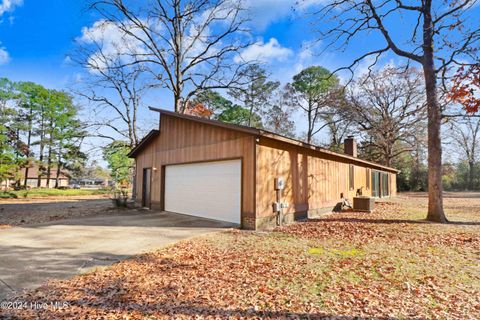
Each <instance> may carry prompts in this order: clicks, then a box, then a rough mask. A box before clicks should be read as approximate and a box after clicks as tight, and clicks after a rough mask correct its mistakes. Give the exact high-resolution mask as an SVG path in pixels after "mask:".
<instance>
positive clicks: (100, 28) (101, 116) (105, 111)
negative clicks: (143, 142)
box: [71, 21, 156, 147]
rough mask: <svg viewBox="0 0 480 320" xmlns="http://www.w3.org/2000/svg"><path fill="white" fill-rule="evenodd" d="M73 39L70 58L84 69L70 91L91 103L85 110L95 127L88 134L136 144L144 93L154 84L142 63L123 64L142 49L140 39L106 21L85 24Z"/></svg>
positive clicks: (132, 144) (131, 144)
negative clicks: (72, 52)
mask: <svg viewBox="0 0 480 320" xmlns="http://www.w3.org/2000/svg"><path fill="white" fill-rule="evenodd" d="M76 42H77V48H76V51H75V52H74V54H73V55H72V56H71V59H72V60H73V61H74V62H76V63H77V64H79V65H80V66H81V67H83V68H84V70H85V71H86V72H85V73H84V74H83V75H82V76H81V78H80V79H78V80H77V81H76V83H75V85H74V87H73V91H74V92H75V93H76V94H77V95H78V96H80V97H82V98H84V99H86V100H87V101H88V102H90V103H91V104H92V105H93V108H91V109H89V110H91V111H93V112H91V113H90V114H88V116H89V117H90V118H91V119H90V126H91V128H92V129H93V130H94V133H92V134H91V135H94V136H97V137H101V138H107V139H109V140H112V141H115V140H117V139H120V140H125V141H128V143H129V145H130V146H131V147H133V146H135V145H136V144H137V143H138V142H139V135H140V134H139V132H138V131H139V130H138V113H139V109H140V108H141V107H142V106H143V97H144V96H145V94H146V93H147V92H148V91H149V90H150V89H151V88H153V87H155V85H156V84H155V81H154V79H152V78H151V77H150V76H149V74H148V73H146V68H145V66H144V65H142V64H130V65H125V64H126V63H128V62H131V61H132V59H131V55H133V54H135V53H138V52H140V51H141V50H142V49H141V47H140V46H139V43H138V42H136V41H135V39H132V38H131V37H129V36H127V35H125V34H124V33H123V32H122V31H121V30H119V29H118V27H117V26H116V25H115V24H112V23H110V22H108V21H97V22H96V23H95V24H94V25H93V26H92V27H91V28H84V29H83V35H82V37H81V38H78V39H77V41H76ZM104 129H107V130H104Z"/></svg>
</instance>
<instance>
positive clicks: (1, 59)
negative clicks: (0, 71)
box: [0, 47, 10, 65]
mask: <svg viewBox="0 0 480 320" xmlns="http://www.w3.org/2000/svg"><path fill="white" fill-rule="evenodd" d="M9 61H10V55H9V54H8V52H7V50H5V48H2V47H0V65H2V64H6V63H8V62H9Z"/></svg>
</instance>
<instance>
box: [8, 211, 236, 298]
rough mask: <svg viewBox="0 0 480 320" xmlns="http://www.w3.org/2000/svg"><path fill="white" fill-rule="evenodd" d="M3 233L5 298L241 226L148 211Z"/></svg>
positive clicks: (29, 226)
mask: <svg viewBox="0 0 480 320" xmlns="http://www.w3.org/2000/svg"><path fill="white" fill-rule="evenodd" d="M133 212H138V213H135V214H130V215H116V216H114V215H110V216H101V217H99V216H97V217H93V218H91V217H90V218H81V219H72V220H62V221H56V222H52V223H44V224H39V225H24V226H22V227H16V228H11V229H3V230H0V252H1V255H2V257H1V259H0V300H3V299H5V298H7V297H8V296H10V295H12V294H16V293H19V292H20V291H21V290H22V289H30V288H34V287H37V286H39V285H40V284H42V283H43V282H44V281H46V280H48V279H50V278H59V279H64V278H68V277H71V276H73V275H75V274H78V273H82V272H85V271H88V270H89V269H92V268H94V267H98V266H105V265H110V264H112V263H115V262H117V261H119V260H122V259H125V258H128V257H130V256H132V255H135V254H139V253H142V252H146V251H152V250H155V249H158V248H161V247H163V246H165V245H168V244H172V243H175V242H177V241H179V240H182V239H187V238H190V237H193V236H197V235H201V234H206V233H210V232H215V231H221V230H225V229H226V228H231V227H235V225H233V224H230V223H225V222H220V221H214V220H208V219H202V218H197V217H193V216H188V215H183V214H176V213H168V212H153V213H150V212H149V211H146V212H148V213H145V211H133Z"/></svg>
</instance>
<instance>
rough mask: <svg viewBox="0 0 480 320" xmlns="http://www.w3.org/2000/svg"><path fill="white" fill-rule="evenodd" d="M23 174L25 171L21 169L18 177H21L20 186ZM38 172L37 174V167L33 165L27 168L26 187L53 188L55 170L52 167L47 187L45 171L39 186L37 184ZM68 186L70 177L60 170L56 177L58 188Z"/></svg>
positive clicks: (23, 177)
mask: <svg viewBox="0 0 480 320" xmlns="http://www.w3.org/2000/svg"><path fill="white" fill-rule="evenodd" d="M25 173H26V169H25V168H22V169H21V170H20V175H21V179H20V181H21V184H23V183H24V181H25V180H24V179H25ZM38 175H39V172H38V165H36V164H34V165H32V166H31V167H29V168H28V177H27V186H28V187H30V188H37V187H40V188H55V181H56V178H57V168H56V167H53V168H51V169H50V180H49V182H48V186H47V180H48V179H47V172H46V169H45V172H43V174H42V175H41V177H40V185H39V184H38V179H39V177H38ZM69 184H70V177H69V175H68V173H67V172H66V171H64V170H60V175H59V176H58V186H59V187H67V186H68V185H69Z"/></svg>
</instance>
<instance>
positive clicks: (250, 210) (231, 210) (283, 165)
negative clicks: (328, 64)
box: [130, 108, 397, 230]
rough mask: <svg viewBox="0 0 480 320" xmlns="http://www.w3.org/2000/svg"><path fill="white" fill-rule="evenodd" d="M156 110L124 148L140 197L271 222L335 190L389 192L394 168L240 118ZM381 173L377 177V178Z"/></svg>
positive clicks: (251, 222)
mask: <svg viewBox="0 0 480 320" xmlns="http://www.w3.org/2000/svg"><path fill="white" fill-rule="evenodd" d="M151 110H153V111H156V112H159V113H160V125H159V130H153V131H151V132H150V133H149V134H148V135H147V136H146V137H145V138H144V139H143V140H142V141H141V142H140V144H139V145H138V146H137V147H135V148H134V149H133V150H132V151H131V152H130V157H132V158H135V163H136V173H135V179H136V182H135V188H136V190H134V193H135V195H136V201H137V203H138V205H139V206H140V205H143V206H147V207H150V208H152V209H155V210H164V211H168V212H177V213H184V214H188V215H193V216H199V217H204V218H209V219H215V220H221V221H226V222H231V223H236V224H240V226H241V227H242V228H244V229H255V230H260V229H271V228H273V227H275V226H276V225H277V224H278V223H288V222H290V221H293V220H296V219H303V218H306V217H316V216H318V215H320V214H323V213H325V212H331V211H332V209H333V208H334V207H335V206H336V205H337V204H338V203H339V202H340V201H341V198H342V197H343V198H347V199H350V200H351V199H352V198H353V197H354V196H355V195H356V194H358V193H361V194H363V195H364V196H378V197H383V196H395V195H396V174H397V170H395V169H393V168H390V167H386V166H383V165H380V164H377V163H374V162H370V161H366V160H362V159H359V158H357V157H356V144H355V141H354V139H353V138H348V139H346V140H345V150H346V152H348V154H340V153H335V152H332V151H329V150H325V149H323V148H320V147H317V146H314V145H310V144H306V143H304V142H302V141H298V140H294V139H290V138H286V137H283V136H279V135H276V134H274V133H271V132H268V131H265V130H262V129H256V128H251V127H246V126H239V125H232V124H226V123H223V122H220V121H215V120H210V119H205V118H199V117H194V116H189V115H182V114H178V113H173V112H170V111H165V110H160V109H154V108H151ZM380 180H381V181H380Z"/></svg>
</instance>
